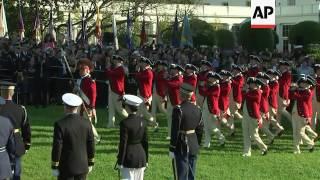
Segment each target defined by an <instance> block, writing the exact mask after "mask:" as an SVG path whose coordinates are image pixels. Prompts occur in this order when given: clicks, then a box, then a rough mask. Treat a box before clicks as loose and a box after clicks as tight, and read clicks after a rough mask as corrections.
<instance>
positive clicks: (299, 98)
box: [292, 89, 312, 118]
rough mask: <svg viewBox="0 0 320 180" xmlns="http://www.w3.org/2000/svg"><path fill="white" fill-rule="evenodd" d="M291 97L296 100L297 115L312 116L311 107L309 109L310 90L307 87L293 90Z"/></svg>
mask: <svg viewBox="0 0 320 180" xmlns="http://www.w3.org/2000/svg"><path fill="white" fill-rule="evenodd" d="M292 98H293V99H295V100H296V103H297V111H298V115H299V116H301V117H304V118H311V117H312V109H311V110H310V101H311V105H312V92H311V90H309V89H304V90H301V89H300V90H295V91H293V93H292Z"/></svg>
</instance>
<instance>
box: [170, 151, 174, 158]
mask: <svg viewBox="0 0 320 180" xmlns="http://www.w3.org/2000/svg"><path fill="white" fill-rule="evenodd" d="M169 157H170V158H171V159H174V158H175V155H174V153H173V152H171V151H169Z"/></svg>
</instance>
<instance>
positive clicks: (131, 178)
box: [120, 167, 146, 180]
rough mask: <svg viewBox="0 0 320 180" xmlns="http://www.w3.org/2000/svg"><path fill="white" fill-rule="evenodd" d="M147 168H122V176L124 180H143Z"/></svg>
mask: <svg viewBox="0 0 320 180" xmlns="http://www.w3.org/2000/svg"><path fill="white" fill-rule="evenodd" d="M145 169H146V168H145V167H143V168H121V169H120V175H121V179H122V180H143V176H144V170H145Z"/></svg>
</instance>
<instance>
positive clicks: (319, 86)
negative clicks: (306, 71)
mask: <svg viewBox="0 0 320 180" xmlns="http://www.w3.org/2000/svg"><path fill="white" fill-rule="evenodd" d="M316 82H317V84H316V89H315V90H316V99H317V101H318V102H320V77H317V78H316Z"/></svg>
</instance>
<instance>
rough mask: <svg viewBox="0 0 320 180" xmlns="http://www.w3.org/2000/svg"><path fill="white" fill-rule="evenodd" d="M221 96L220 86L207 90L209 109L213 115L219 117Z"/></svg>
mask: <svg viewBox="0 0 320 180" xmlns="http://www.w3.org/2000/svg"><path fill="white" fill-rule="evenodd" d="M219 96H220V86H219V85H218V84H217V85H214V86H210V87H208V88H207V91H206V98H207V103H208V109H209V111H210V113H211V114H214V115H219V114H220V109H219Z"/></svg>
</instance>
